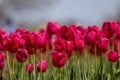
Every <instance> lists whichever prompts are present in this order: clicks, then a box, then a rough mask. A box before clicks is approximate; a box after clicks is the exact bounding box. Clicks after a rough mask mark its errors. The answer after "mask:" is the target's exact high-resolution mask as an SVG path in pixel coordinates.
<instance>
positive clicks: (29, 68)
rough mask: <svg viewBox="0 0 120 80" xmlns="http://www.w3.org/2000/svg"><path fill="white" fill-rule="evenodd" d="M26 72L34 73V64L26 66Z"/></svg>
mask: <svg viewBox="0 0 120 80" xmlns="http://www.w3.org/2000/svg"><path fill="white" fill-rule="evenodd" d="M26 70H27V72H28V73H29V74H31V73H32V71H33V64H27V65H26Z"/></svg>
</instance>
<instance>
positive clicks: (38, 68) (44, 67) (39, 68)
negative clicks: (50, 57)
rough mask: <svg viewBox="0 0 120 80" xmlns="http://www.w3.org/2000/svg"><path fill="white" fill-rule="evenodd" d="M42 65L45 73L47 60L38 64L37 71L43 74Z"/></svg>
mask: <svg viewBox="0 0 120 80" xmlns="http://www.w3.org/2000/svg"><path fill="white" fill-rule="evenodd" d="M41 64H42V72H45V71H46V70H47V61H46V60H42V61H38V63H37V64H36V69H37V71H38V72H41Z"/></svg>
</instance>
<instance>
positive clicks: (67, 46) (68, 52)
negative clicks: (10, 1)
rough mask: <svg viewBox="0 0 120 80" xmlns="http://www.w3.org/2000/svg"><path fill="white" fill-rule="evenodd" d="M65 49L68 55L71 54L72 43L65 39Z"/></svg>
mask: <svg viewBox="0 0 120 80" xmlns="http://www.w3.org/2000/svg"><path fill="white" fill-rule="evenodd" d="M65 51H66V53H67V55H68V56H72V52H73V43H72V42H71V41H67V42H66V48H65Z"/></svg>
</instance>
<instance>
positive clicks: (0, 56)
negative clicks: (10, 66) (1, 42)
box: [0, 53, 4, 70]
mask: <svg viewBox="0 0 120 80" xmlns="http://www.w3.org/2000/svg"><path fill="white" fill-rule="evenodd" d="M3 67H4V55H3V54H2V53H0V70H1V69H3Z"/></svg>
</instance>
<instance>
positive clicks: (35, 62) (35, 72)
mask: <svg viewBox="0 0 120 80" xmlns="http://www.w3.org/2000/svg"><path fill="white" fill-rule="evenodd" d="M33 60H34V61H33V63H34V69H35V70H34V79H35V80H36V79H37V78H36V67H35V65H36V61H35V54H33Z"/></svg>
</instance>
